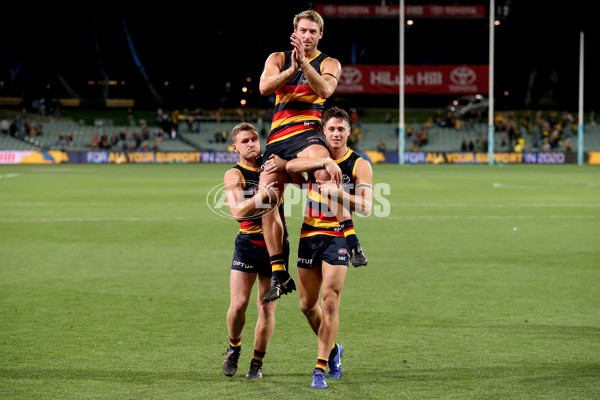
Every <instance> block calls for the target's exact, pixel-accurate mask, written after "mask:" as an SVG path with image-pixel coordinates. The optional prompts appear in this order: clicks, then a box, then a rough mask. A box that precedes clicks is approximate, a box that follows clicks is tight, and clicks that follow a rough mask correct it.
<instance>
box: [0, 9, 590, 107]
mask: <svg viewBox="0 0 600 400" xmlns="http://www.w3.org/2000/svg"><path fill="white" fill-rule="evenodd" d="M329 3H337V4H381V1H358V2H352V1H330V2H325V3H320V4H329ZM398 3H399V2H398V1H395V2H387V4H395V5H397V4H398ZM405 3H406V4H407V5H408V4H463V5H466V4H479V5H485V6H486V7H487V6H488V5H489V2H486V1H460V0H454V1H443V0H438V1H412V2H410V1H406V2H405ZM199 4H201V5H200V8H199V9H198V10H193V9H188V8H186V7H185V6H183V5H181V4H179V3H174V4H173V5H172V6H163V7H152V6H145V7H133V6H126V7H121V8H119V7H114V6H112V7H111V6H109V5H101V4H99V5H97V6H96V9H93V10H92V9H89V10H83V11H82V10H77V9H72V8H69V9H65V8H63V7H60V6H57V5H56V3H48V4H47V5H42V6H39V7H36V8H33V7H31V6H27V5H23V6H14V5H13V6H10V8H9V9H8V11H7V12H6V13H4V14H5V15H4V16H3V23H2V24H0V81H1V82H3V84H0V96H13V95H17V96H19V95H22V94H25V95H26V96H28V97H31V96H38V95H39V94H40V93H45V92H48V91H50V93H51V95H52V96H54V97H70V95H72V94H73V93H76V94H77V95H79V96H81V97H83V98H86V99H96V98H98V99H100V98H102V96H103V92H102V88H101V86H98V85H94V86H90V85H88V84H87V82H88V81H90V80H93V81H98V80H103V79H104V78H108V79H111V80H115V81H117V82H119V84H118V85H114V86H111V87H110V89H109V93H108V94H109V96H110V97H120V98H136V99H138V104H142V103H143V101H144V100H148V101H149V102H150V101H152V100H153V99H154V94H153V92H152V90H151V88H150V87H152V88H153V89H154V90H155V93H158V95H159V96H160V97H161V98H162V99H163V100H164V101H166V102H167V104H171V105H173V107H180V106H181V105H182V104H184V105H186V106H188V107H190V108H193V107H196V106H199V107H206V108H216V107H218V106H219V105H229V104H233V105H235V104H238V103H237V102H238V101H239V99H238V98H239V93H240V90H241V87H242V86H244V85H247V86H248V87H249V89H250V90H252V91H253V93H252V94H251V95H249V102H250V104H249V105H257V106H264V105H265V99H264V98H262V97H261V96H260V95H259V94H258V90H257V86H258V78H259V76H260V73H261V71H262V66H263V63H264V61H265V59H266V57H267V56H268V55H269V54H270V53H271V52H273V51H279V50H285V49H288V48H289V47H290V46H289V35H290V33H291V32H292V19H293V15H294V14H296V13H297V12H299V11H302V10H304V9H306V8H309V7H312V6H313V5H314V3H312V2H308V1H299V0H290V1H285V2H282V1H273V0H266V1H260V2H249V1H247V2H243V3H241V4H237V2H236V3H235V4H234V3H231V2H217V3H215V4H212V5H211V7H210V8H211V9H209V8H208V6H206V5H205V4H206V3H204V2H203V3H199ZM589 4H590V2H585V1H583V0H575V1H569V2H562V3H560V4H559V3H555V2H549V1H541V0H534V1H530V0H496V5H497V6H498V5H504V6H508V7H509V13H508V15H507V16H506V17H505V18H503V20H502V23H501V25H500V26H499V27H497V28H496V31H495V36H496V45H495V46H496V53H495V54H496V55H495V57H496V66H495V68H496V75H495V76H496V93H497V94H498V93H502V92H503V91H505V90H507V91H509V93H510V95H509V97H507V98H506V100H507V101H509V102H511V103H514V104H515V105H518V106H522V105H523V104H522V103H523V101H524V99H525V95H526V92H527V90H528V88H529V84H530V79H531V78H533V77H535V79H533V81H531V83H532V84H533V85H532V86H531V87H530V88H529V90H530V94H531V96H532V103H531V104H530V106H531V107H537V106H546V105H550V106H553V107H555V108H570V109H573V110H576V107H577V90H578V89H577V84H578V70H579V65H578V57H579V32H580V31H581V30H584V31H585V32H586V50H587V53H586V63H585V65H586V97H585V99H586V108H590V107H600V101H599V100H598V99H597V98H596V97H597V95H596V93H597V92H598V89H599V88H600V85H599V80H598V79H599V78H597V77H596V75H597V74H595V73H593V72H592V71H594V70H599V67H600V65H599V64H600V62H599V61H596V60H594V58H593V55H592V54H593V52H594V50H595V47H596V45H595V43H598V40H599V39H600V37H599V35H598V31H599V30H598V28H597V27H596V26H597V25H598V22H597V21H596V20H595V19H593V12H592V10H590V7H591V6H590V5H589ZM275 12H277V17H276V18H275V17H274V15H273V13H275ZM487 24H488V21H487V19H480V20H447V19H444V20H417V21H416V24H415V25H414V27H412V28H410V29H408V30H407V31H406V36H405V38H406V54H405V57H406V63H407V64H425V63H428V64H487V62H488V27H487ZM126 31H127V32H128V33H129V39H130V40H131V42H129V41H128V36H127V35H126ZM398 37H399V35H398V22H397V20H395V19H378V20H363V19H326V21H325V35H324V38H323V40H322V42H321V44H320V49H321V50H323V51H324V52H325V53H327V54H329V55H331V56H333V57H336V58H338V59H339V60H340V62H341V63H342V65H344V64H350V63H352V61H356V63H358V64H391V63H397V60H398V58H399V38H398ZM130 44H131V45H132V46H131V45H130ZM132 48H134V49H135V52H136V55H137V59H136V58H134V56H133V55H132ZM247 77H250V78H251V79H252V81H251V82H250V83H247V82H246V78H247ZM123 81H124V82H126V84H125V85H121V84H120V82H123ZM166 81H168V82H169V85H168V86H165V85H164V82H166ZM227 83H229V89H227V88H228V86H227ZM48 84H50V85H49V86H48ZM192 85H193V89H191V86H192ZM69 90H71V93H69ZM429 99H431V101H429V100H428V99H426V100H424V102H425V103H427V102H430V103H432V104H434V103H436V102H439V99H436V98H435V96H433V97H431V96H430V97H429ZM355 101H357V102H359V103H365V104H364V105H365V106H366V105H367V104H366V103H369V104H377V105H387V104H389V105H388V106H389V107H396V106H397V99H393V98H391V99H386V98H383V97H380V96H376V95H370V96H369V97H364V96H363V97H362V98H357V99H355ZM420 102H423V99H421V100H420ZM380 103H382V104H380ZM407 104H410V100H409V101H408V102H407Z"/></svg>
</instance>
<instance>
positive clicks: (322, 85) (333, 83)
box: [290, 28, 342, 99]
mask: <svg viewBox="0 0 600 400" xmlns="http://www.w3.org/2000/svg"><path fill="white" fill-rule="evenodd" d="M299 31H300V32H301V31H302V28H299ZM314 35H317V33H316V32H315V33H314ZM321 36H322V35H321ZM290 40H291V45H292V46H293V47H294V52H295V53H294V54H295V56H296V61H297V63H298V65H299V66H300V69H302V72H303V73H304V76H305V77H306V80H307V81H308V84H309V85H310V87H311V88H312V90H313V91H314V92H315V93H316V94H317V95H319V97H320V98H322V99H327V98H329V97H330V96H331V95H332V94H333V92H335V89H336V88H337V84H338V80H339V79H340V76H341V75H342V66H341V64H340V62H339V61H338V60H336V59H335V58H331V57H329V58H327V59H325V60H323V63H322V64H321V71H316V70H315V69H314V68H313V66H312V65H310V63H309V61H310V57H314V56H315V54H316V47H315V48H314V52H313V53H312V54H311V53H307V52H306V46H305V44H304V43H303V42H302V39H301V37H300V36H299V34H296V32H294V33H292V36H291V38H290Z"/></svg>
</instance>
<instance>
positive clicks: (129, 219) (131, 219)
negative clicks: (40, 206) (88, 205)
mask: <svg viewBox="0 0 600 400" xmlns="http://www.w3.org/2000/svg"><path fill="white" fill-rule="evenodd" d="M201 219H202V218H190V217H168V218H151V217H141V218H136V217H126V218H28V219H25V218H3V219H0V223H37V222H41V223H44V222H148V221H149V222H152V221H197V220H201Z"/></svg>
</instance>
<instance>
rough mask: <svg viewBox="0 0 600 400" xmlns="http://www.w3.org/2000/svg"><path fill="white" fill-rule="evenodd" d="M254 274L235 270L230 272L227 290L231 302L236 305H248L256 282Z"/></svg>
mask: <svg viewBox="0 0 600 400" xmlns="http://www.w3.org/2000/svg"><path fill="white" fill-rule="evenodd" d="M256 275H257V274H256V273H253V272H243V271H238V270H235V269H232V270H231V274H230V277H229V290H230V292H231V302H232V303H236V304H237V305H242V304H244V305H248V301H249V300H250V294H251V293H252V287H253V286H254V282H256Z"/></svg>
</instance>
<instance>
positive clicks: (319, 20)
mask: <svg viewBox="0 0 600 400" xmlns="http://www.w3.org/2000/svg"><path fill="white" fill-rule="evenodd" d="M301 19H307V20H309V21H312V22H315V23H316V24H317V25H319V30H320V31H321V32H323V27H324V26H325V22H323V17H321V14H319V13H318V12H316V11H315V10H306V11H302V12H301V13H300V14H296V16H295V17H294V29H297V28H298V22H300V20H301Z"/></svg>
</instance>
